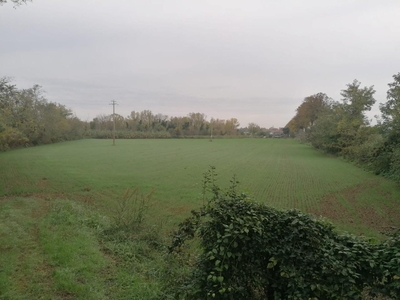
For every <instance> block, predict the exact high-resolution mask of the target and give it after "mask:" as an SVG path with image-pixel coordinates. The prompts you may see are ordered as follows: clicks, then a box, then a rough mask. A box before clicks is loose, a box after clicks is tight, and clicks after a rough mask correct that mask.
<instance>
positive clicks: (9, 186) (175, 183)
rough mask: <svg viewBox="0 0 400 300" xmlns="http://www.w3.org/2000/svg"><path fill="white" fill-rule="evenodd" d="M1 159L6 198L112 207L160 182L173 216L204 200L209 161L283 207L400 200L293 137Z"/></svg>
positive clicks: (122, 144)
mask: <svg viewBox="0 0 400 300" xmlns="http://www.w3.org/2000/svg"><path fill="white" fill-rule="evenodd" d="M0 165H1V166H2V167H3V169H4V171H3V172H2V173H1V174H0V196H2V195H20V194H32V193H46V194H47V193H58V194H60V193H64V194H67V195H71V194H73V195H75V196H80V197H82V198H84V199H86V200H87V201H90V202H91V201H93V202H94V203H95V204H97V205H98V206H99V207H101V208H102V209H104V210H108V208H109V205H110V203H109V200H110V199H111V200H112V199H116V198H118V197H121V196H122V195H123V193H124V192H125V189H126V188H132V187H137V186H139V187H140V188H141V189H142V190H144V191H150V190H151V189H153V188H155V189H156V192H155V195H154V197H153V199H154V206H155V207H156V208H158V209H159V211H160V212H164V213H165V214H170V215H171V216H175V215H176V214H177V213H180V212H184V213H187V212H188V211H189V210H190V209H192V208H196V207H198V206H199V205H200V204H201V201H200V200H199V199H200V198H201V197H200V192H201V180H202V174H203V173H204V172H206V171H207V169H208V167H209V166H210V165H213V166H215V167H216V168H217V173H218V175H219V178H220V184H221V185H223V186H224V185H228V184H229V179H230V178H231V177H232V175H233V174H236V175H237V177H238V179H239V181H240V183H241V185H240V188H241V189H243V190H246V191H248V192H249V193H250V194H251V195H253V197H254V198H255V199H257V200H258V201H261V202H264V203H266V204H268V205H271V206H274V207H277V208H298V209H300V210H303V211H306V212H316V213H318V211H319V209H320V203H321V201H323V199H326V198H329V197H336V196H341V197H345V200H344V201H349V199H347V198H352V197H353V198H354V199H355V200H354V201H353V203H352V205H353V206H355V207H357V206H359V205H368V206H371V207H375V206H377V209H378V211H382V209H384V208H385V207H389V208H390V209H395V210H398V208H399V201H398V199H400V190H399V188H398V187H396V185H395V184H394V183H392V182H390V181H387V180H386V179H384V178H382V177H378V176H375V175H373V174H370V173H368V172H365V171H363V170H361V169H359V168H357V167H355V166H353V165H351V164H349V163H347V162H345V161H342V160H340V159H337V158H331V157H327V156H326V155H324V154H322V153H319V152H317V151H315V150H314V149H312V148H310V147H309V146H307V145H303V144H299V143H297V142H296V141H293V140H278V139H267V140H265V139H237V140H234V139H232V140H214V141H213V142H212V143H211V142H209V141H208V140H118V141H117V146H115V147H113V146H111V142H110V141H109V140H81V141H75V142H67V143H59V144H54V145H48V146H41V147H35V148H29V149H20V150H16V151H11V152H7V153H2V154H0ZM357 187H359V189H358V190H357V191H356V194H354V193H352V191H351V189H352V188H357ZM346 193H347V194H346ZM346 199H347V200H346ZM320 213H321V214H322V215H323V214H324V212H320ZM328 216H329V215H328ZM336 221H337V220H336ZM344 221H345V220H344ZM339 223H341V222H340V220H339ZM344 223H346V222H344Z"/></svg>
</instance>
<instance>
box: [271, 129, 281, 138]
mask: <svg viewBox="0 0 400 300" xmlns="http://www.w3.org/2000/svg"><path fill="white" fill-rule="evenodd" d="M268 131H269V134H270V136H271V137H273V138H281V137H284V134H283V128H275V127H270V128H269V129H268Z"/></svg>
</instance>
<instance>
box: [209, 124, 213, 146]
mask: <svg viewBox="0 0 400 300" xmlns="http://www.w3.org/2000/svg"><path fill="white" fill-rule="evenodd" d="M212 124H213V122H212V119H211V120H210V142H212V141H213V136H212V134H213V126H212Z"/></svg>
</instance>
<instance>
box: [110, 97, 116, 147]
mask: <svg viewBox="0 0 400 300" xmlns="http://www.w3.org/2000/svg"><path fill="white" fill-rule="evenodd" d="M110 105H112V106H113V123H114V129H113V146H115V105H117V101H115V100H112V101H111V103H110Z"/></svg>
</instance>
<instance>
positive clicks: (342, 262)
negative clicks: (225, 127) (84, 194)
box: [170, 168, 400, 300]
mask: <svg viewBox="0 0 400 300" xmlns="http://www.w3.org/2000/svg"><path fill="white" fill-rule="evenodd" d="M210 172H211V174H213V173H214V172H215V170H214V168H212V169H211V171H210ZM209 174H210V173H207V174H206V175H205V182H207V183H208V184H209V186H210V191H211V193H212V195H211V198H210V199H209V201H208V202H207V204H206V205H204V206H203V207H202V208H201V209H200V210H199V211H193V212H192V216H191V217H189V218H187V219H186V220H185V221H183V222H182V223H181V224H180V225H179V229H178V230H177V231H176V232H175V234H174V236H173V241H172V245H171V247H170V251H175V252H176V251H178V252H179V250H180V249H182V247H183V246H184V244H185V243H186V242H187V241H188V240H189V239H192V238H194V237H195V236H197V237H198V238H199V239H200V244H201V249H202V253H201V255H200V257H199V259H198V261H197V263H196V264H195V266H194V267H193V272H192V276H191V277H190V278H189V280H188V282H186V283H184V284H183V285H184V286H186V288H185V289H183V288H182V286H181V287H180V288H178V289H177V291H179V292H181V294H180V295H177V297H178V296H179V297H181V298H185V299H186V298H187V299H299V300H300V299H361V297H362V292H363V290H364V289H365V288H366V287H367V288H370V289H371V291H372V293H380V294H383V295H386V296H390V297H394V298H398V297H399V296H400V289H399V288H400V280H399V279H400V268H399V266H400V264H399V262H400V260H399V253H400V244H399V241H400V234H397V235H395V236H393V237H392V238H390V239H388V240H387V241H385V242H384V243H382V244H374V243H371V242H369V241H367V240H365V239H363V238H360V237H355V236H350V235H340V234H338V233H336V232H335V231H334V230H333V229H334V228H333V226H332V225H330V224H328V223H326V222H323V221H321V220H316V219H314V218H313V217H311V216H309V215H305V214H302V213H300V212H299V211H296V210H289V211H279V210H276V209H273V208H270V207H267V206H265V205H262V204H259V203H255V202H252V201H251V200H250V199H249V198H248V197H247V196H246V195H245V194H238V193H237V192H236V184H237V180H236V179H233V181H232V186H231V189H230V190H228V191H227V192H222V191H221V190H220V189H219V188H218V187H217V185H216V184H215V181H214V180H210V176H209ZM182 291H184V293H182Z"/></svg>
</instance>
